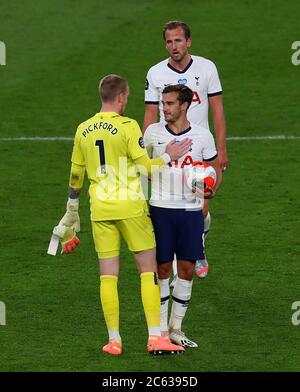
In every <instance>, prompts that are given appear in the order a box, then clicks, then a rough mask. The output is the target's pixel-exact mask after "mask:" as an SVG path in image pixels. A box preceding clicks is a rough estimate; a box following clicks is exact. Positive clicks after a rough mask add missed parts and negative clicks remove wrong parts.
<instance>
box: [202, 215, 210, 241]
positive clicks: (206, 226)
mask: <svg viewBox="0 0 300 392" xmlns="http://www.w3.org/2000/svg"><path fill="white" fill-rule="evenodd" d="M210 224H211V216H210V213H209V211H208V213H207V215H206V216H205V217H204V234H205V237H206V236H207V234H208V232H209V228H210Z"/></svg>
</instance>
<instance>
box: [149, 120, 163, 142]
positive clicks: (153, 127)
mask: <svg viewBox="0 0 300 392" xmlns="http://www.w3.org/2000/svg"><path fill="white" fill-rule="evenodd" d="M164 131H165V126H164V124H162V123H159V122H158V123H154V124H150V125H149V126H148V127H147V129H146V130H145V133H144V137H146V138H151V137H153V136H154V137H155V136H156V135H158V134H160V133H162V132H164Z"/></svg>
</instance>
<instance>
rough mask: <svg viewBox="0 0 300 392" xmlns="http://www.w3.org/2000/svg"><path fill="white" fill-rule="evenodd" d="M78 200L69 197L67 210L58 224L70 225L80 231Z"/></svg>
mask: <svg viewBox="0 0 300 392" xmlns="http://www.w3.org/2000/svg"><path fill="white" fill-rule="evenodd" d="M78 208H79V200H78V199H70V198H69V200H68V203H67V212H66V213H65V215H64V216H63V217H62V219H61V220H60V222H59V224H58V226H66V227H71V228H72V229H74V230H75V231H76V232H79V231H80V218H79V214H78Z"/></svg>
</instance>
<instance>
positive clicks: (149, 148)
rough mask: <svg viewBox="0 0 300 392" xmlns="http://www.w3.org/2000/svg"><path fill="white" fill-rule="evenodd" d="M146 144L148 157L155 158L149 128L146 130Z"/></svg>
mask: <svg viewBox="0 0 300 392" xmlns="http://www.w3.org/2000/svg"><path fill="white" fill-rule="evenodd" d="M144 143H145V147H146V149H147V152H148V155H149V157H150V158H152V157H153V145H152V143H151V133H150V131H149V127H148V128H147V129H146V131H145V133H144Z"/></svg>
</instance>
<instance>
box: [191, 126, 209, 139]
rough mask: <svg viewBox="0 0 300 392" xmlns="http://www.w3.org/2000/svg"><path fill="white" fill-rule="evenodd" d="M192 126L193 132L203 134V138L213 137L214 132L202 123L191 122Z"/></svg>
mask: <svg viewBox="0 0 300 392" xmlns="http://www.w3.org/2000/svg"><path fill="white" fill-rule="evenodd" d="M190 127H191V129H192V132H193V134H196V135H198V136H201V137H202V138H206V139H207V138H211V137H212V138H213V134H212V133H211V132H210V130H209V129H207V128H204V127H202V126H201V125H198V124H195V123H192V122H191V123H190Z"/></svg>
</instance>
